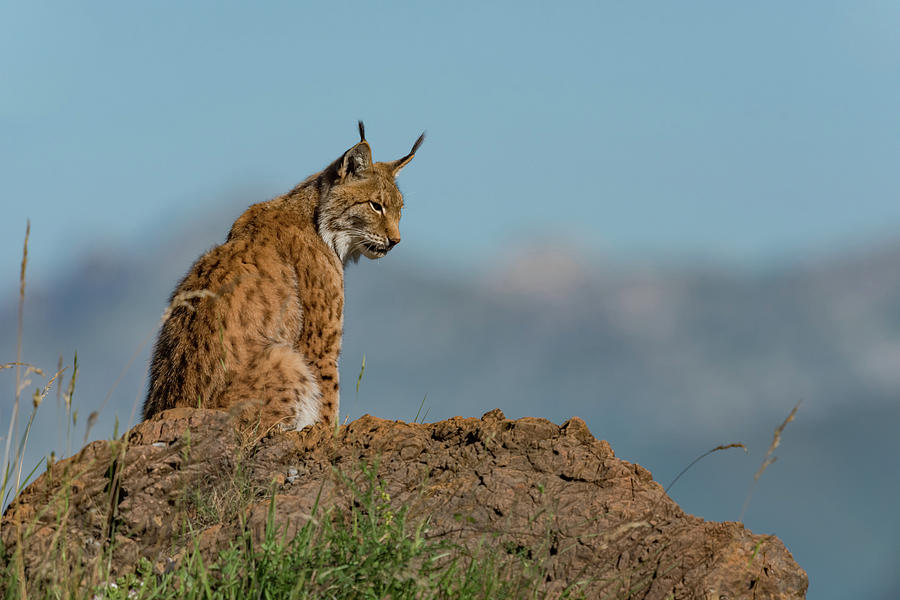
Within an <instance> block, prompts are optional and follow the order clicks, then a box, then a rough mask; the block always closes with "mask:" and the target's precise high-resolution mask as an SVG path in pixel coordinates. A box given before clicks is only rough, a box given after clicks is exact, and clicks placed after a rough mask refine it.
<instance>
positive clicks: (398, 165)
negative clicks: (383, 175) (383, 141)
mask: <svg viewBox="0 0 900 600" xmlns="http://www.w3.org/2000/svg"><path fill="white" fill-rule="evenodd" d="M424 141H425V132H424V131H423V132H422V135H420V136H419V139H417V140H416V143H415V144H413V147H412V150H410V151H409V154H407V155H406V156H404V157H403V158H401V159H399V160H395V161H394V162H393V163H391V170H392V171H393V173H394V177H396V176H397V174H398V173H400V171H401V170H402V169H403V167H405V166H406V165H407V164H409V161H411V160H412V159H413V156H415V155H416V150H418V149H419V146H421V145H422V142H424Z"/></svg>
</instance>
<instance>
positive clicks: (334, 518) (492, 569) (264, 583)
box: [0, 467, 577, 600]
mask: <svg viewBox="0 0 900 600" xmlns="http://www.w3.org/2000/svg"><path fill="white" fill-rule="evenodd" d="M363 469H364V474H365V475H366V477H365V481H366V482H367V485H366V486H365V489H359V488H357V487H356V486H355V485H354V484H353V483H352V481H351V480H350V479H349V478H346V477H341V480H342V481H343V482H344V484H345V485H347V486H348V487H349V488H350V489H351V491H352V492H353V495H354V498H355V502H353V504H352V507H351V508H350V509H349V510H348V511H340V510H336V509H323V508H321V507H318V506H317V507H316V508H315V509H314V510H313V514H312V515H311V518H309V520H308V521H307V522H306V523H305V524H304V525H303V526H302V527H301V528H300V529H299V531H298V532H297V533H296V535H295V536H293V537H292V538H290V539H288V538H287V537H286V536H284V535H283V534H282V532H281V531H279V530H278V528H277V527H276V525H275V519H274V515H275V510H276V508H277V507H276V505H275V503H274V496H271V498H273V499H272V500H270V509H269V519H268V523H267V526H266V529H265V534H264V537H263V539H262V540H256V542H254V540H253V538H252V536H251V534H250V532H249V530H247V529H246V528H245V530H244V533H243V534H242V535H241V536H240V537H239V538H238V539H237V540H235V541H234V542H233V543H232V544H231V545H230V547H229V548H228V549H226V550H224V551H222V552H220V553H219V554H218V556H217V557H216V558H215V560H212V561H209V562H206V561H204V559H203V557H202V555H201V553H200V551H199V550H198V548H196V546H195V547H193V548H191V549H189V551H188V552H185V553H184V555H183V557H182V558H181V560H180V561H179V562H178V564H177V566H176V567H175V568H174V569H172V570H171V571H169V572H167V573H159V572H158V568H155V567H154V566H153V565H151V564H150V563H149V562H148V561H146V560H142V561H141V563H140V564H139V565H137V569H136V571H135V572H134V573H133V574H129V575H127V576H124V577H120V578H118V579H117V580H116V581H109V580H107V581H108V582H107V583H104V584H103V585H100V586H93V587H84V588H82V587H80V586H79V585H77V584H76V583H75V582H74V581H73V580H72V579H73V578H72V576H71V575H69V574H68V570H67V569H61V571H62V572H65V573H67V574H66V575H65V577H63V578H62V579H61V580H60V581H57V582H49V583H44V584H42V586H41V588H42V589H33V588H32V587H31V586H30V587H29V589H28V593H27V598H40V599H50V598H71V599H73V600H76V599H90V598H106V599H110V600H118V599H122V600H125V599H126V598H127V599H147V600H149V599H154V600H155V599H159V600H163V599H173V600H174V599H176V598H177V599H188V600H192V599H196V600H200V599H204V600H205V599H210V600H212V599H245V598H260V599H262V598H265V599H279V598H285V599H287V598H292V599H293V598H297V599H299V598H361V599H365V598H373V599H374V598H379V599H380V598H393V599H401V598H417V599H419V598H539V597H543V596H542V594H541V593H540V585H541V583H542V582H543V575H544V573H543V570H542V568H541V560H540V559H534V558H527V557H526V556H524V555H523V554H518V555H508V554H507V553H505V552H500V553H499V554H493V553H491V551H490V550H489V549H488V548H487V547H485V549H484V550H483V551H479V552H477V553H475V554H472V553H470V552H469V551H467V550H466V549H465V548H463V547H461V546H458V545H455V544H451V543H448V542H444V541H435V540H430V539H429V538H428V535H427V533H428V522H427V520H416V521H411V520H410V519H408V518H407V510H406V509H405V508H401V509H399V510H397V509H396V508H392V505H391V503H390V497H389V496H388V495H387V493H386V492H385V491H384V488H383V486H382V485H381V484H380V483H379V482H378V480H377V479H376V476H375V468H374V467H363ZM6 558H7V560H4V561H3V562H4V563H5V564H6V565H8V566H7V571H6V573H5V574H4V575H5V576H4V578H3V580H4V582H3V584H2V586H0V589H2V592H3V593H2V598H3V599H4V600H13V599H23V600H24V597H26V595H25V594H24V587H23V586H22V585H21V584H22V583H23V582H22V581H20V579H19V577H18V575H17V569H16V568H15V563H16V561H15V560H9V557H6ZM571 592H572V593H564V594H563V596H562V597H570V596H573V595H575V594H574V593H575V592H577V589H573V590H572V591H571Z"/></svg>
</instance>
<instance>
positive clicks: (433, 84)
mask: <svg viewBox="0 0 900 600" xmlns="http://www.w3.org/2000/svg"><path fill="white" fill-rule="evenodd" d="M897 31H900V4H897V3H895V2H887V1H886V2H865V3H846V2H844V3H840V2H826V1H817V2H792V3H781V2H755V3H740V4H738V3H723V2H693V3H634V2H606V3H604V2H586V3H574V2H572V3H557V4H553V5H551V4H550V3H546V4H537V3H529V2H509V3H471V4H465V3H406V4H404V3H400V2H394V3H390V4H387V3H384V4H377V3H353V2H351V3H341V4H337V3H321V4H317V5H308V4H307V3H287V2H285V3H271V2H270V3H252V4H251V3H241V4H238V3H228V2H189V3H185V2H152V3H149V2H148V3H121V2H106V3H103V2H91V3H46V2H15V3H9V2H3V3H2V4H0V130H2V132H3V134H2V135H0V197H2V203H3V219H2V221H0V236H2V239H3V240H4V241H5V244H6V251H5V252H3V253H2V258H0V278H2V280H3V281H7V282H10V286H9V289H10V290H11V291H10V294H11V295H13V294H14V291H13V288H14V286H15V283H14V282H15V279H16V269H17V266H18V260H19V258H18V254H19V247H20V244H21V237H22V234H23V230H24V224H25V219H26V217H30V218H31V220H32V226H33V236H32V246H31V260H32V263H31V266H32V269H31V274H32V277H34V278H36V279H38V280H40V279H42V278H45V277H50V276H52V274H53V273H54V271H55V270H56V269H59V268H64V267H65V266H66V265H67V264H68V261H71V260H73V257H76V256H78V255H79V251H80V250H81V249H83V248H85V247H86V246H94V247H102V248H107V249H113V250H116V251H127V249H129V248H138V247H140V248H145V247H146V244H147V243H148V242H154V241H156V240H158V241H159V242H160V243H164V242H165V241H166V235H167V234H166V233H165V232H166V231H169V232H173V233H174V232H176V231H178V230H179V228H180V227H183V226H185V225H187V224H189V223H192V222H193V220H194V219H205V218H212V217H215V218H216V219H218V220H221V221H222V222H226V221H228V220H230V219H231V218H233V217H234V216H236V212H237V210H238V209H239V207H240V206H242V205H245V204H249V203H252V202H254V201H258V200H263V199H266V198H267V197H269V196H272V195H276V194H278V193H281V192H283V191H285V190H287V189H289V188H290V186H292V185H293V184H294V183H296V182H298V181H300V180H301V179H303V178H304V177H305V176H306V175H308V174H309V173H311V172H313V171H315V170H318V169H319V168H321V167H322V166H324V165H325V164H327V163H328V162H329V161H330V160H331V159H333V158H334V157H336V156H337V155H338V154H339V153H341V152H342V151H343V150H344V149H346V148H347V147H349V146H350V145H351V144H352V143H354V142H355V141H356V132H355V123H356V120H357V119H358V118H362V119H364V120H365V121H366V123H367V126H368V132H369V135H368V137H369V139H370V141H371V142H372V144H373V147H374V152H375V157H376V159H384V160H387V159H393V158H396V157H398V156H401V155H402V154H404V153H405V152H406V151H407V150H408V148H409V146H410V144H411V143H412V141H413V140H414V139H415V138H416V136H417V135H418V134H419V132H420V131H421V130H422V129H427V130H428V136H429V137H428V139H427V141H426V145H425V146H424V147H423V149H422V150H421V152H420V153H419V155H418V156H417V157H416V161H415V162H414V163H413V165H411V166H410V167H409V168H408V169H406V170H405V171H404V173H403V175H402V176H401V187H402V188H403V189H404V191H405V192H406V195H407V199H408V210H407V211H405V214H404V222H403V223H402V229H403V234H404V241H405V248H404V249H405V250H406V255H407V257H415V258H418V259H421V260H423V261H426V262H429V263H433V264H435V265H446V266H448V267H451V268H452V267H457V268H468V267H469V266H470V265H471V264H473V263H475V262H484V261H485V260H487V261H490V260H491V259H490V258H487V259H485V258H484V257H493V256H496V255H497V254H498V253H502V252H504V251H507V249H508V248H510V247H513V248H515V247H519V246H534V245H540V244H545V243H548V241H550V242H552V241H554V240H558V239H562V240H566V241H569V242H571V243H575V244H578V245H581V246H584V247H587V248H589V249H590V250H591V251H592V252H596V253H598V254H612V255H614V256H620V257H625V258H628V257H633V256H639V257H641V258H646V257H651V258H653V257H667V258H670V257H672V256H675V257H690V258H696V257H701V258H703V259H704V260H718V259H726V260H732V261H738V262H742V263H746V264H751V265H758V264H768V263H770V262H772V261H777V260H782V259H784V258H789V259H790V258H794V257H798V256H805V255H807V254H808V253H810V252H829V251H832V250H835V249H838V250H839V249H841V248H843V247H845V246H846V245H848V244H856V243H864V242H866V241H868V240H876V239H882V238H884V237H890V236H892V235H894V233H895V231H896V229H897V226H898V225H900V201H898V200H900V169H898V168H897V167H898V164H900V161H898V159H900V111H898V110H897V107H898V106H900V36H897V35H896V32H897ZM224 234H225V231H224V230H223V231H222V232H221V234H220V236H219V237H218V238H214V239H210V240H209V241H208V243H209V244H211V243H213V242H215V241H218V239H221V236H224Z"/></svg>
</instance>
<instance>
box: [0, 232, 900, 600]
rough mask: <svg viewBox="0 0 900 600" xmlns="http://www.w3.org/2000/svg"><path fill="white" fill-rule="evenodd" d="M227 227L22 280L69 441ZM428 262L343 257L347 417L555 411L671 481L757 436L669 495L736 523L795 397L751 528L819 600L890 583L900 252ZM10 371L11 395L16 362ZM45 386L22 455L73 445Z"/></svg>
mask: <svg viewBox="0 0 900 600" xmlns="http://www.w3.org/2000/svg"><path fill="white" fill-rule="evenodd" d="M228 225H229V220H228V219H227V218H225V217H222V218H220V219H219V220H213V221H207V222H205V223H203V224H201V225H197V226H195V227H192V228H190V229H189V230H186V231H185V232H183V234H181V235H177V236H173V237H171V238H168V239H164V240H163V241H162V243H161V244H159V243H156V244H146V245H144V247H142V248H137V249H131V250H130V251H128V252H127V253H126V252H122V251H120V250H118V249H99V248H98V249H94V250H92V251H91V252H90V253H88V254H87V255H86V256H85V257H84V258H83V260H80V261H77V262H76V264H78V265H80V266H77V267H74V268H72V269H70V270H69V271H67V272H65V273H60V274H58V275H57V277H56V279H55V280H53V281H52V282H50V283H49V284H45V285H43V286H42V287H41V288H37V289H29V291H28V299H27V303H26V307H25V337H24V341H23V348H24V350H23V358H24V359H25V360H26V361H28V362H31V363H34V364H37V365H39V366H43V367H44V368H45V369H51V368H52V367H55V365H56V363H57V360H58V357H59V355H60V354H62V355H63V356H64V361H65V363H66V364H71V359H72V356H73V353H74V351H75V350H77V351H78V360H79V369H80V373H79V376H78V382H77V386H76V395H75V407H76V409H77V410H79V414H80V416H79V427H78V428H77V435H76V436H73V439H72V440H71V442H70V446H71V449H72V450H77V449H78V448H80V446H81V443H82V441H83V438H82V436H83V435H84V429H83V425H84V423H85V421H86V417H87V414H88V413H90V412H91V411H96V410H100V418H99V420H98V422H97V424H96V425H95V426H94V428H93V430H92V432H91V437H92V438H94V437H107V436H109V435H111V434H112V432H113V428H114V421H115V419H116V418H118V419H119V421H120V422H121V424H120V426H119V431H122V430H124V429H125V427H126V425H127V423H126V421H127V420H128V419H129V415H130V414H131V413H132V411H133V409H134V408H135V407H136V408H137V410H138V411H139V410H140V403H141V402H142V401H143V394H144V389H145V385H146V383H145V381H144V377H145V374H146V367H147V362H148V359H149V352H150V347H151V345H152V341H153V338H154V335H155V330H156V327H157V324H158V320H159V317H160V315H161V313H162V311H163V309H164V308H165V303H166V299H167V298H168V295H169V293H170V291H171V289H172V288H173V287H174V285H175V283H176V282H177V280H178V278H179V277H180V276H181V275H182V274H183V273H184V272H185V270H186V269H187V268H188V267H189V265H190V263H191V261H192V260H194V258H196V256H197V255H199V254H200V253H201V252H202V251H203V250H205V249H206V248H207V247H209V246H210V245H212V244H213V243H216V242H217V241H220V240H221V239H223V237H224V232H226V231H227V228H228ZM448 251H451V249H448ZM415 254H416V251H415V249H414V248H412V247H404V246H403V245H401V246H400V247H398V249H397V250H396V251H395V252H394V253H392V255H391V256H389V257H387V258H386V259H384V260H382V261H378V262H375V263H370V262H368V261H364V262H363V263H361V264H359V265H354V266H351V267H349V268H348V270H347V275H346V287H347V294H346V296H347V297H346V322H345V331H346V333H345V340H344V352H343V357H342V363H341V369H342V379H343V386H342V399H341V409H342V414H343V415H344V416H349V417H350V418H356V417H358V416H360V415H362V414H364V413H372V414H375V415H377V416H379V417H384V418H399V419H405V420H412V419H413V418H414V417H415V416H416V415H417V413H419V408H420V406H422V408H421V413H426V412H427V419H428V420H437V419H444V418H448V417H451V416H454V415H464V416H477V415H480V414H482V413H483V412H486V411H487V410H489V409H492V408H501V409H502V410H503V411H504V412H505V413H506V414H507V415H508V416H510V417H512V418H516V417H520V416H541V417H545V418H548V419H550V420H552V421H555V422H562V421H564V420H565V419H567V418H569V417H570V416H573V415H578V416H581V417H582V418H584V419H585V421H586V422H587V423H588V425H589V426H590V427H591V430H592V432H593V433H594V435H596V436H597V437H599V438H604V439H608V440H609V441H610V442H611V443H612V445H613V447H615V448H616V449H617V451H618V452H619V453H620V454H621V455H622V457H623V458H626V459H629V460H634V461H637V462H640V463H641V464H643V465H645V466H647V467H648V468H650V469H651V470H652V471H653V472H654V475H655V476H656V478H657V479H658V480H660V481H661V482H662V483H663V484H665V483H667V482H668V481H669V480H671V479H672V478H673V477H674V476H675V474H677V473H678V471H679V470H680V469H681V468H682V467H683V466H684V465H686V464H688V463H689V462H690V461H691V460H692V459H693V458H694V457H696V456H697V455H699V454H701V453H702V452H704V451H705V450H707V449H709V448H711V447H713V446H715V445H717V444H720V443H728V442H733V441H744V442H745V443H747V444H748V446H749V447H750V449H751V454H750V456H744V455H742V454H740V453H734V454H727V453H719V454H715V455H712V456H710V457H709V458H708V459H707V460H706V461H704V462H702V463H700V464H699V465H697V466H696V467H695V468H694V469H693V470H692V471H691V472H690V473H689V474H688V475H686V476H685V477H684V478H683V479H682V480H681V481H680V482H679V484H678V486H676V487H675V488H674V489H673V491H672V495H673V496H674V498H675V499H676V501H678V502H679V503H680V504H681V505H682V507H683V508H685V510H687V511H689V512H694V513H696V514H698V515H700V516H703V517H706V518H710V519H717V520H723V519H737V518H738V516H739V514H740V508H741V505H742V504H743V501H744V498H745V496H746V494H747V490H748V488H749V487H750V482H751V481H752V479H753V473H754V471H755V470H756V468H757V467H758V466H759V463H760V461H761V460H762V456H763V454H764V453H765V450H766V448H767V446H768V444H769V442H770V441H771V436H772V430H773V429H774V427H775V426H777V425H778V424H779V423H780V422H781V421H782V420H783V419H784V417H785V416H786V415H787V414H788V412H789V411H790V409H791V407H792V406H793V405H794V404H795V403H796V402H797V401H799V400H803V404H802V407H801V409H800V412H799V414H798V416H797V419H796V421H795V422H794V423H792V424H790V425H789V426H788V428H787V430H786V431H785V434H784V439H783V443H782V446H781V448H779V450H778V452H777V454H778V455H779V456H780V460H779V461H778V463H776V464H774V465H772V466H771V467H770V469H769V471H768V472H767V473H766V474H765V475H764V476H763V478H762V479H761V480H760V483H759V485H758V488H757V489H756V491H755V492H754V494H755V495H754V497H753V499H752V501H751V503H750V510H749V511H748V513H747V515H746V518H745V522H746V523H747V525H748V526H749V527H751V528H752V529H754V531H757V532H772V533H777V534H778V535H779V536H780V537H781V538H782V539H783V540H784V541H785V543H786V544H787V546H788V548H789V549H791V550H792V551H793V552H794V555H795V558H796V559H797V561H798V562H799V563H800V564H801V566H803V567H804V568H806V569H807V570H808V572H809V575H810V582H811V585H810V596H811V597H815V598H843V597H851V596H855V597H870V598H879V597H884V598H887V597H889V596H888V593H889V591H890V590H896V589H897V587H896V586H897V583H896V580H895V579H894V572H893V567H892V565H895V564H896V561H897V559H898V557H900V542H898V541H897V540H900V535H898V534H900V519H898V517H897V516H896V514H895V511H892V510H890V509H891V506H889V499H891V498H896V497H897V495H898V492H900V477H898V473H900V470H898V467H897V464H896V458H897V456H900V442H898V441H897V439H896V436H895V433H896V431H897V427H898V426H900V402H898V399H900V243H892V244H885V245H883V246H881V247H877V248H874V247H873V248H869V249H867V250H865V251H862V250H860V251H857V252H856V253H854V254H848V255H842V256H832V257H821V258H819V259H816V260H809V261H808V262H805V263H794V264H789V265H784V266H781V267H777V268H771V269H767V270H745V269H741V268H737V267H734V266H729V265H715V264H705V265H685V264H665V265H661V264H628V263H620V262H616V261H611V260H608V259H603V258H602V257H596V256H593V255H591V254H590V253H588V252H585V251H584V250H583V249H580V248H577V247H572V246H569V245H567V244H565V243H561V242H558V241H553V240H543V241H540V242H539V243H538V244H537V246H532V247H530V248H529V249H527V250H520V251H517V252H515V253H510V254H509V255H508V256H506V257H503V256H501V257H492V258H491V260H490V262H488V261H487V260H486V261H485V264H483V265H473V266H472V270H471V272H469V273H450V272H445V271H441V270H439V269H436V268H435V267H433V266H431V265H427V264H423V263H416V262H414V261H413V260H411V259H410V258H409V257H410V256H413V255H415ZM15 286H16V284H15V282H8V287H7V289H9V290H10V293H9V296H8V297H9V298H10V301H9V302H8V303H6V304H4V305H3V306H2V308H0V332H2V336H0V358H2V361H3V362H6V361H7V360H13V359H14V357H15V330H16V307H15V297H14V293H15V291H13V290H14V289H16V288H15ZM363 356H365V365H366V368H365V373H364V375H363V377H362V381H361V383H360V387H359V393H358V394H357V392H356V383H357V379H358V376H359V373H360V367H361V364H362V360H363ZM131 357H134V362H133V364H131V366H130V367H128V368H127V369H126V365H128V363H129V360H130V358H131ZM51 370H52V369H51ZM123 370H124V371H123ZM123 372H124V375H123ZM0 375H2V377H4V379H2V380H0V385H7V386H8V387H7V388H6V389H9V390H12V388H13V383H12V376H11V374H9V373H8V372H7V373H0ZM120 376H121V381H120V382H119V383H118V385H117V386H116V387H115V389H114V390H112V388H113V384H114V382H115V381H116V380H117V379H119V377H120ZM111 390H112V391H111ZM107 396H109V401H108V403H107V404H106V405H105V406H104V399H105V398H106V397H107ZM426 396H427V397H426ZM52 398H53V396H52V395H51V396H50V399H48V400H47V404H48V405H49V406H50V408H49V409H47V410H45V408H46V407H42V410H41V413H40V416H39V419H38V421H37V425H36V428H35V433H34V435H33V436H32V439H31V441H30V442H29V449H30V454H29V464H28V465H27V466H28V468H30V466H31V465H32V464H34V462H35V461H37V460H39V458H40V456H42V455H43V454H44V453H46V452H49V450H51V449H55V450H56V451H57V453H60V452H62V450H63V449H64V448H65V445H66V444H65V428H64V425H63V423H62V420H61V419H59V418H58V414H59V412H58V411H54V410H53V409H52V404H53V400H52ZM27 404H28V408H29V409H30V402H28V403H27ZM101 406H102V410H101ZM2 416H3V421H2V422H3V423H6V422H7V421H6V417H7V416H8V410H7V409H4V410H3V412H2ZM420 418H421V414H420ZM3 433H4V434H5V431H4V432H3ZM840 572H854V573H856V574H857V576H856V577H855V578H854V579H855V581H853V582H850V581H842V580H841V579H840V575H839V573H840ZM891 586H893V587H891ZM851 590H852V592H851Z"/></svg>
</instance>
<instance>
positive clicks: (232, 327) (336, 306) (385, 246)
mask: <svg viewBox="0 0 900 600" xmlns="http://www.w3.org/2000/svg"><path fill="white" fill-rule="evenodd" d="M422 139H423V137H422V136H420V137H419V139H418V140H417V141H416V143H415V144H414V145H413V148H412V150H411V151H410V152H409V154H407V155H406V156H404V157H403V158H401V159H398V160H395V161H393V162H387V163H373V162H372V150H371V148H370V147H369V144H368V142H366V141H365V131H364V129H363V126H362V123H360V142H359V143H357V144H356V145H354V146H353V147H352V148H350V149H349V150H347V151H346V152H345V153H344V154H342V155H341V156H340V157H339V158H338V159H337V160H335V161H334V162H333V163H331V164H330V165H329V166H328V167H327V168H325V169H324V170H323V171H321V172H319V173H316V174H315V175H312V176H311V177H309V178H307V179H306V180H305V181H304V182H303V183H301V184H300V185H298V186H297V187H295V188H294V189H293V190H291V191H290V192H288V193H287V194H284V195H283V196H279V197H277V198H274V199H272V200H269V201H268V202H260V203H259V204H254V205H253V206H251V207H250V208H248V209H247V210H246V211H244V213H243V214H242V215H241V216H240V217H239V218H238V219H237V220H236V221H235V222H234V225H233V226H232V228H231V232H230V233H229V234H228V239H227V240H226V241H225V243H224V244H221V245H219V246H216V247H214V248H212V249H211V250H210V251H209V252H207V253H206V254H204V255H203V256H201V257H200V258H199V259H198V260H197V262H195V263H194V265H193V266H192V267H191V269H190V270H189V271H188V273H187V275H185V277H184V279H182V281H181V282H180V283H179V284H178V286H177V287H176V288H175V291H174V292H173V293H172V296H171V298H170V300H169V302H170V308H169V310H168V311H167V313H166V318H165V319H164V323H163V325H162V328H161V330H160V333H159V338H158V340H157V342H156V348H155V350H154V354H153V362H152V364H151V368H150V386H149V390H148V393H147V400H146V401H145V403H144V417H145V418H150V417H151V416H153V415H155V414H157V413H159V412H161V411H163V410H166V409H169V408H175V407H182V406H184V407H205V408H216V409H222V410H229V411H232V412H234V413H237V414H239V415H241V417H242V418H243V419H246V420H248V421H250V422H255V423H257V424H258V425H260V426H262V427H264V428H265V427H271V426H281V427H290V428H297V429H300V428H302V427H305V426H306V425H309V424H312V423H314V422H316V421H326V422H329V423H334V422H336V421H337V418H338V407H339V400H340V395H339V385H338V365H337V363H338V356H339V354H340V350H341V337H342V335H343V318H344V265H345V264H346V263H347V261H348V260H353V261H356V260H358V259H359V257H360V256H366V257H368V258H380V257H382V256H384V255H385V254H387V252H388V251H389V250H390V249H391V248H393V247H394V246H395V245H397V243H399V242H400V229H399V223H400V211H401V209H402V208H403V197H402V196H401V195H400V191H399V190H398V189H397V185H396V184H395V183H394V177H395V176H396V175H397V173H398V172H399V171H400V169H402V168H403V167H404V166H405V165H406V164H407V163H409V161H410V160H412V157H413V155H414V154H415V151H416V149H417V148H418V147H419V145H420V144H421V143H422Z"/></svg>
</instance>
